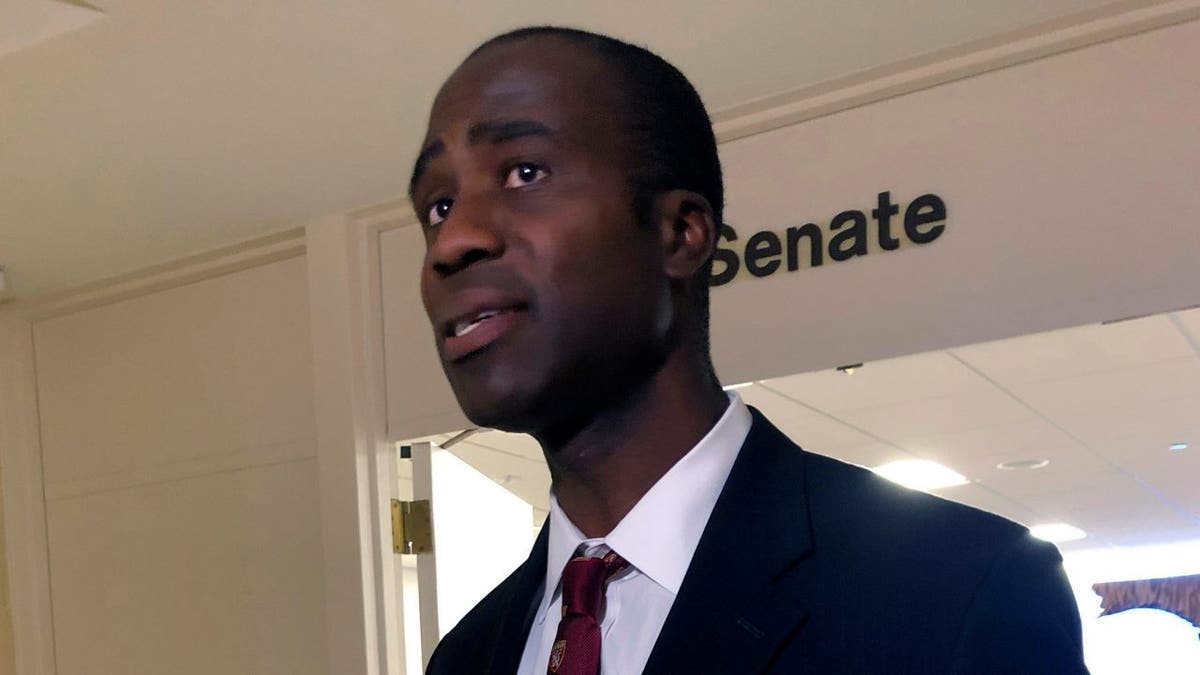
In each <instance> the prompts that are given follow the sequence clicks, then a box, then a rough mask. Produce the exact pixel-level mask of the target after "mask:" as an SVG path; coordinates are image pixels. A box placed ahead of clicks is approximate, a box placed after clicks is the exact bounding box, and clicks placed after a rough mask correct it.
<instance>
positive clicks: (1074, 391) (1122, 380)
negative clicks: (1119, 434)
mask: <svg viewBox="0 0 1200 675" xmlns="http://www.w3.org/2000/svg"><path fill="white" fill-rule="evenodd" d="M1010 390H1011V391H1012V392H1013V393H1014V394H1015V395H1016V396H1018V397H1019V398H1020V399H1021V400H1022V401H1024V402H1025V403H1027V404H1029V405H1030V406H1032V407H1033V408H1036V409H1037V410H1039V411H1040V412H1042V413H1043V414H1044V415H1046V416H1047V417H1049V418H1050V419H1052V420H1059V419H1062V418H1065V417H1068V416H1072V415H1080V414H1088V413H1105V412H1110V411H1111V412H1114V413H1119V412H1120V411H1121V410H1122V409H1123V408H1125V407H1127V406H1128V405H1129V404H1130V402H1131V401H1138V402H1140V403H1154V402H1158V401H1167V400H1171V399H1183V398H1200V359H1197V358H1196V357H1195V356H1186V357H1182V358H1175V359H1171V360H1169V361H1159V362H1156V363H1152V364H1148V365H1144V366H1140V367H1136V368H1122V369H1120V370H1108V371H1104V372H1100V373H1093V374H1089V375H1081V376H1078V377H1072V378H1069V379H1060V380H1048V381H1043V382H1032V383H1027V384H1018V385H1014V386H1012V387H1011V388H1010Z"/></svg>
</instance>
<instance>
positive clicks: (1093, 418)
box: [1055, 396, 1200, 469]
mask: <svg viewBox="0 0 1200 675" xmlns="http://www.w3.org/2000/svg"><path fill="white" fill-rule="evenodd" d="M1055 422H1056V423H1057V424H1058V425H1059V426H1061V427H1062V428H1063V429H1064V430H1066V431H1067V432H1069V433H1070V434H1072V435H1073V436H1074V437H1076V438H1078V439H1080V440H1081V441H1083V442H1084V443H1086V444H1087V445H1088V447H1090V448H1092V449H1093V450H1094V451H1095V452H1096V453H1098V454H1100V455H1103V456H1104V457H1107V458H1108V459H1110V460H1111V461H1113V462H1115V463H1117V464H1119V465H1121V466H1124V467H1126V468H1130V469H1132V468H1134V467H1137V466H1141V465H1142V464H1143V463H1144V462H1146V461H1153V460H1154V458H1161V457H1166V456H1167V453H1168V452H1169V450H1168V449H1167V448H1168V447H1169V446H1170V445H1171V444H1172V443H1176V442H1185V443H1191V444H1192V445H1193V447H1200V397H1194V398H1178V399H1170V400H1165V401H1156V400H1153V399H1152V398H1148V397H1138V396H1130V397H1127V398H1126V399H1125V400H1124V401H1122V402H1121V403H1120V405H1118V406H1115V407H1109V408H1107V409H1096V410H1084V411H1081V412H1076V413H1072V414H1064V415H1059V416H1057V417H1056V419H1055Z"/></svg>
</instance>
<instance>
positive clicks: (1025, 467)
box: [996, 459, 1050, 471]
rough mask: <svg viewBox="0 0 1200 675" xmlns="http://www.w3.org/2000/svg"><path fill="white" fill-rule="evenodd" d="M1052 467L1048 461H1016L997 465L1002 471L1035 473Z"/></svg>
mask: <svg viewBox="0 0 1200 675" xmlns="http://www.w3.org/2000/svg"><path fill="white" fill-rule="evenodd" d="M1049 465H1050V460H1048V459H1014V460H1012V461H1011V462H1000V463H999V464H997V465H996V468H997V469H1000V470H1001V471H1033V470H1034V469H1042V468H1045V467H1047V466H1049Z"/></svg>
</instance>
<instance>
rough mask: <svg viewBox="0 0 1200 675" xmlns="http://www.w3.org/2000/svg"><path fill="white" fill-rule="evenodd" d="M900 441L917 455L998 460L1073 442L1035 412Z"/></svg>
mask: <svg viewBox="0 0 1200 675" xmlns="http://www.w3.org/2000/svg"><path fill="white" fill-rule="evenodd" d="M901 444H902V445H903V446H904V448H905V449H906V450H909V451H911V452H912V453H914V454H916V455H919V456H921V457H941V458H945V459H950V458H955V457H983V458H987V459H989V460H990V459H993V458H994V459H996V463H999V462H1007V461H1012V460H1019V459H1028V458H1031V457H1043V456H1045V452H1046V450H1047V449H1048V448H1058V447H1061V446H1065V445H1072V444H1077V442H1076V441H1075V439H1073V438H1072V437H1071V436H1070V435H1069V434H1067V433H1065V432H1064V431H1063V430H1062V429H1060V428H1058V427H1057V426H1055V425H1053V424H1051V423H1050V422H1047V421H1045V420H1043V419H1041V418H1039V417H1036V416H1035V417H1031V418H1029V419H1027V420H1026V421H1025V422H1022V423H1019V424H1018V423H1013V424H1006V425H1004V426H1003V427H1001V428H996V427H985V428H981V429H968V430H966V431H957V432H951V433H943V434H936V433H929V434H918V435H916V436H913V437H909V438H905V439H904V440H903V441H902V442H901Z"/></svg>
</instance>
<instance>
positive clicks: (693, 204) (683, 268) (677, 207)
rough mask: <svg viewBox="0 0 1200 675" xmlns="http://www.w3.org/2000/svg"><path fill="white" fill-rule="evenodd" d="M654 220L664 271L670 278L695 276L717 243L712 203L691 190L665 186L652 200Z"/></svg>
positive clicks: (715, 220) (685, 278)
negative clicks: (660, 236)
mask: <svg viewBox="0 0 1200 675" xmlns="http://www.w3.org/2000/svg"><path fill="white" fill-rule="evenodd" d="M654 207H655V208H654V216H655V224H656V225H657V226H658V228H659V231H660V233H661V235H662V244H663V259H664V260H663V264H664V271H666V273H667V276H668V277H670V278H671V279H672V280H679V281H683V280H690V279H693V278H695V276H696V274H697V273H698V272H699V271H700V268H701V267H703V266H704V263H706V262H708V259H709V258H711V257H712V254H713V251H714V250H715V248H716V246H717V228H718V225H717V219H716V216H715V215H714V214H713V209H712V205H711V204H709V203H708V200H707V199H705V198H704V196H703V195H701V194H699V193H697V192H692V191H691V190H667V191H665V192H661V193H659V194H658V196H657V197H656V198H655V200H654Z"/></svg>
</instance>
